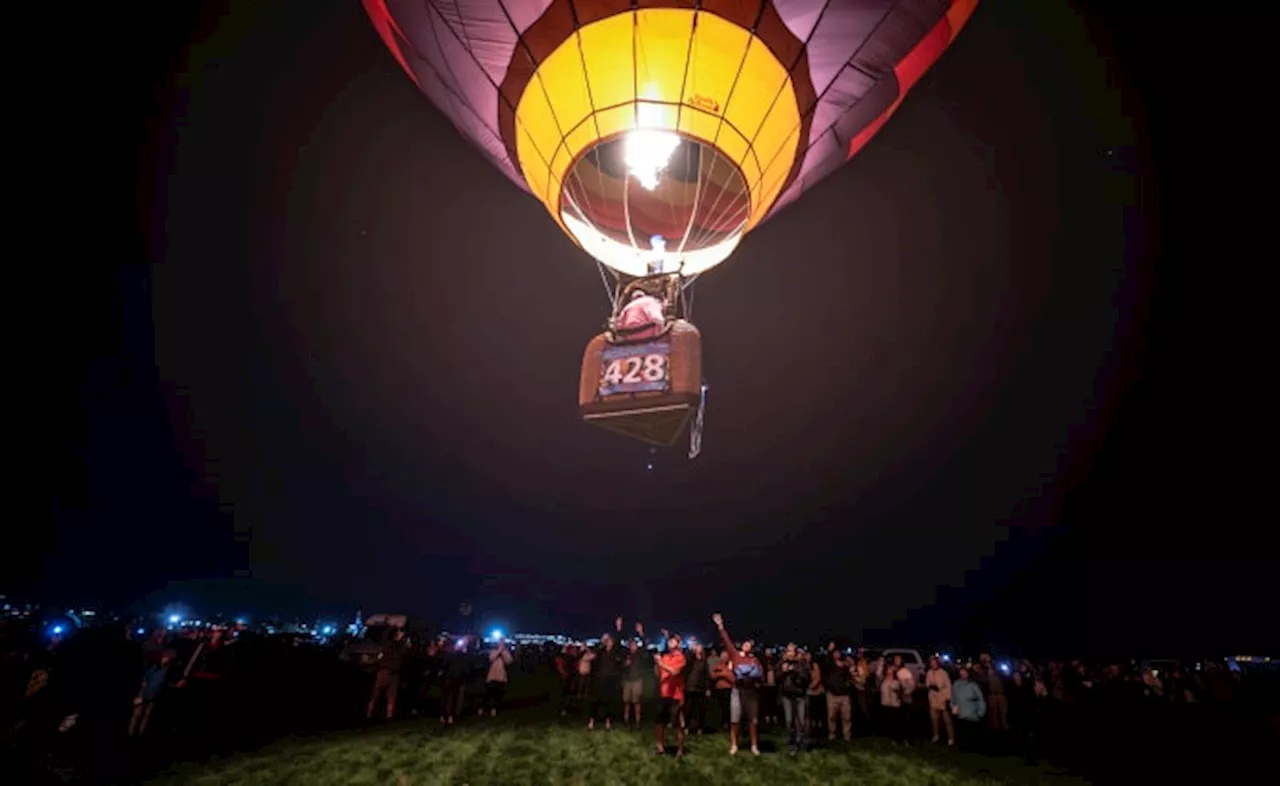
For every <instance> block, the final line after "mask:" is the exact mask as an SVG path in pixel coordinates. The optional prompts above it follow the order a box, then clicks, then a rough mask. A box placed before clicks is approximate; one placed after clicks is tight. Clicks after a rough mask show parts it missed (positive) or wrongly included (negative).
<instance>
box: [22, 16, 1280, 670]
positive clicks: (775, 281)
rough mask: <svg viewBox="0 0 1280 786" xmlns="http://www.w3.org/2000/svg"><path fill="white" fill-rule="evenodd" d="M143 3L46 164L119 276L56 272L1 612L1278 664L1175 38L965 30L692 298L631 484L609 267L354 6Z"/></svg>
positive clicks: (985, 19)
mask: <svg viewBox="0 0 1280 786" xmlns="http://www.w3.org/2000/svg"><path fill="white" fill-rule="evenodd" d="M160 5H166V4H160ZM178 5H180V4H178ZM1033 5H1034V6H1036V10H1034V11H1032V10H1029V8H1030V6H1033ZM125 13H133V14H134V17H133V18H128V19H121V18H119V17H118V16H117V17H116V18H115V19H114V21H115V24H116V25H117V27H116V28H113V29H133V30H134V31H135V32H134V33H132V34H122V36H121V40H120V41H119V42H118V44H119V46H118V49H113V51H114V52H115V53H116V54H115V55H114V56H112V57H109V58H106V59H104V60H103V61H101V62H100V63H99V65H97V66H86V67H90V68H91V69H93V68H96V69H100V70H99V72H98V75H97V77H96V78H95V79H93V80H90V84H89V85H88V86H87V87H85V88H84V91H83V97H82V98H80V99H79V101H80V106H84V107H86V108H87V109H92V110H93V112H94V114H95V116H96V117H97V121H96V122H97V123H98V127H99V129H100V130H99V131H98V133H96V134H93V135H91V137H92V138H90V139H87V140H86V139H84V138H82V137H78V136H77V135H75V134H72V133H70V132H67V131H60V132H58V134H59V136H58V138H59V139H65V140H66V141H65V145H66V146H67V147H68V148H69V149H68V150H67V152H66V156H67V157H68V158H69V159H70V161H71V162H72V163H70V164H67V166H68V167H77V166H78V167H82V168H83V169H84V171H86V172H88V173H90V177H87V178H85V180H86V181H87V183H88V185H86V187H85V188H86V192H85V193H86V197H85V198H86V200H88V199H91V198H92V197H93V196H97V197H98V199H97V201H98V203H99V204H100V205H101V207H100V209H99V210H98V211H97V215H96V216H95V219H96V220H100V221H101V222H102V227H103V232H102V234H101V236H100V237H101V240H102V242H101V243H97V244H96V245H95V247H94V252H93V253H94V255H95V258H99V259H103V260H105V262H104V263H103V264H98V265H91V266H90V267H87V268H85V269H86V273H85V274H84V275H81V276H68V277H67V279H68V280H63V279H60V280H59V281H58V286H59V287H60V289H59V290H58V291H59V296H58V298H57V308H58V315H59V319H58V320H57V322H58V324H60V325H61V327H60V328H58V329H54V330H52V331H51V333H50V335H52V336H54V341H55V347H54V351H53V352H51V353H49V357H50V358H51V359H50V360H47V361H46V362H48V363H49V364H50V365H51V371H52V373H51V376H50V378H51V379H53V380H55V382H56V384H55V385H54V387H55V388H56V390H55V391H54V393H55V395H54V396H53V397H52V398H51V399H50V401H48V402H45V405H46V406H50V407H51V409H52V410H53V415H54V417H53V419H52V420H51V421H50V422H51V423H52V424H53V425H52V426H51V427H50V429H51V431H50V437H49V438H48V439H47V440H46V441H44V444H45V446H46V447H47V448H49V446H52V447H51V448H49V449H50V450H51V452H52V453H53V460H52V461H51V462H49V466H50V467H51V468H52V471H51V472H50V473H49V474H50V475H51V476H52V480H53V507H52V514H51V515H50V516H48V517H46V519H47V520H46V521H45V522H43V523H42V524H41V525H40V526H39V527H37V528H35V529H34V530H33V532H34V533H35V535H36V537H35V539H34V545H33V547H32V549H28V550H25V551H24V552H23V555H22V556H21V557H18V558H14V559H12V561H11V560H10V559H9V558H6V561H5V573H6V575H10V576H14V577H15V579H14V581H13V582H12V583H13V585H14V586H15V588H18V589H32V590H33V591H36V592H39V593H41V594H44V595H46V596H63V597H77V598H86V597H98V598H103V599H106V600H110V601H114V602H129V601H135V600H137V599H139V598H144V597H146V598H150V599H152V600H153V601H158V600H162V599H164V600H176V601H185V602H187V603H191V604H197V605H199V606H201V607H203V608H206V609H212V608H213V607H217V606H224V607H228V608H225V609H224V610H225V611H228V612H240V611H242V610H244V609H250V610H264V609H268V608H280V609H298V610H306V611H311V610H334V611H337V610H341V611H344V612H345V611H346V610H347V609H350V608H354V607H355V606H357V605H359V606H362V607H363V608H364V609H365V610H366V611H372V610H386V611H396V610H406V611H409V612H411V613H414V614H418V615H420V616H422V617H423V618H424V619H428V620H436V621H443V622H445V623H451V622H453V619H452V614H451V612H452V611H453V610H454V609H456V607H457V604H458V602H459V601H460V600H462V599H464V598H466V599H472V600H474V602H475V605H476V608H477V613H478V615H479V616H480V618H481V619H482V620H485V621H489V620H493V621H501V622H502V623H503V624H505V625H509V626H514V627H518V628H520V629H525V630H530V629H549V628H567V629H571V630H577V631H581V632H589V631H592V630H598V629H600V628H601V626H603V625H605V624H607V621H608V620H609V619H611V618H612V617H613V616H614V614H615V613H622V614H624V615H626V616H627V617H633V616H636V615H642V616H643V617H644V618H645V619H647V620H652V621H655V622H664V623H669V624H672V625H676V626H682V625H690V626H693V628H698V627H703V628H705V627H706V625H705V624H704V623H705V620H706V615H707V614H709V613H710V612H711V611H714V610H720V611H722V612H724V613H725V615H726V616H727V617H728V618H729V619H730V620H731V621H734V620H738V621H740V622H739V623H738V626H737V627H739V628H742V629H745V630H751V631H754V632H756V633H759V634H762V635H773V636H792V635H795V636H804V637H806V638H808V637H811V636H816V635H818V634H820V633H824V632H828V631H841V632H845V633H848V634H851V635H853V636H859V635H862V634H864V632H865V634H866V635H868V636H872V637H881V638H895V639H905V640H913V641H921V642H924V641H936V640H942V639H954V638H957V637H960V638H963V639H965V640H969V641H986V640H993V641H997V642H1007V643H1009V644H1011V645H1012V644H1016V645H1020V646H1022V647H1025V648H1027V649H1042V650H1043V649H1059V650H1068V649H1069V650H1073V651H1074V650H1082V649H1101V648H1133V649H1138V650H1142V651H1143V652H1146V651H1148V650H1160V651H1170V650H1172V649H1191V650H1198V649H1213V648H1216V647H1219V646H1224V647H1225V646H1232V647H1247V646H1249V645H1257V646H1261V645H1263V644H1267V645H1270V644H1273V643H1274V639H1275V631H1274V630H1267V629H1266V626H1261V625H1258V624H1256V622H1255V621H1256V619H1257V618H1256V617H1255V616H1253V608H1254V603H1255V602H1256V601H1257V599H1258V598H1260V597H1261V595H1262V593H1263V591H1264V588H1265V587H1266V586H1267V581H1266V580H1265V578H1264V577H1263V568H1264V562H1263V559H1264V554H1263V551H1262V550H1261V549H1251V548H1249V547H1248V546H1247V543H1248V538H1247V537H1244V536H1245V535H1247V532H1248V531H1247V530H1236V531H1235V532H1236V533H1237V534H1232V531H1231V529H1230V526H1229V523H1230V522H1231V521H1235V520H1237V517H1238V516H1242V515H1243V513H1244V511H1246V510H1247V509H1248V507H1249V500H1250V499H1251V498H1252V497H1251V495H1250V494H1249V492H1248V489H1249V487H1250V486H1251V483H1250V481H1249V480H1247V479H1246V478H1245V476H1244V475H1243V474H1239V473H1237V472H1236V471H1235V470H1234V469H1232V467H1231V465H1232V464H1233V463H1238V462H1240V461H1242V460H1243V459H1242V458H1241V457H1240V456H1238V455H1236V454H1235V453H1230V452H1224V445H1225V443H1224V441H1223V440H1224V437H1223V433H1224V432H1226V431H1230V430H1231V429H1229V428H1227V427H1225V426H1224V422H1225V421H1226V420H1228V419H1231V418H1236V419H1238V418H1239V417H1240V415H1239V413H1238V410H1237V411H1236V412H1235V413H1234V414H1233V413H1231V412H1227V411H1225V410H1224V409H1223V407H1224V406H1226V405H1227V402H1226V397H1224V396H1222V395H1221V390H1220V389H1219V388H1218V387H1217V386H1216V385H1215V384H1214V383H1213V382H1212V381H1211V380H1213V378H1214V369H1216V368H1218V363H1219V361H1218V360H1216V359H1215V355H1214V353H1212V352H1211V351H1210V347H1209V346H1207V342H1206V340H1205V328H1204V326H1203V324H1202V323H1200V324H1197V320H1196V309H1194V308H1192V304H1193V303H1194V300H1193V297H1192V294H1193V292H1194V291H1195V289H1196V287H1197V286H1198V285H1197V283H1196V281H1195V280H1194V279H1193V278H1192V277H1191V276H1190V275H1189V271H1190V270H1191V268H1190V260H1191V259H1192V258H1193V257H1194V256H1195V253H1196V252H1195V251H1194V250H1193V249H1195V248H1196V246H1195V245H1194V241H1193V240H1192V239H1191V238H1190V237H1189V236H1188V237H1186V238H1182V239H1180V240H1174V239H1173V235H1174V233H1176V231H1177V229H1178V223H1179V217H1180V216H1182V215H1185V213H1179V212H1178V211H1179V210H1180V209H1185V206H1186V205H1187V204H1188V203H1187V202H1180V201H1179V196H1178V192H1177V191H1176V190H1175V188H1176V186H1177V184H1178V183H1184V184H1185V183H1186V182H1187V181H1189V180H1194V178H1195V177H1196V176H1197V173H1198V170H1197V169H1196V166H1197V165H1196V164H1195V163H1194V162H1193V161H1191V160H1190V159H1191V156H1189V155H1185V154H1183V155H1181V156H1179V155H1178V154H1176V153H1175V151H1178V150H1185V146H1186V145H1187V143H1188V141H1189V140H1190V139H1191V137H1192V135H1193V134H1194V133H1195V130H1194V128H1188V127H1187V126H1188V122H1187V121H1186V120H1185V118H1183V119H1182V121H1181V122H1174V118H1175V116H1179V105H1178V99H1179V97H1180V95H1181V94H1182V92H1183V91H1185V90H1188V89H1191V90H1194V87H1188V86H1186V85H1180V86H1178V87H1177V88H1175V86H1174V85H1173V83H1172V81H1171V80H1169V79H1168V78H1167V76H1166V74H1167V69H1168V66H1169V65H1170V64H1171V63H1174V62H1175V61H1176V58H1177V56H1178V52H1177V47H1176V44H1175V42H1176V40H1178V36H1181V35H1185V34H1189V33H1190V32H1191V31H1193V30H1194V29H1195V24H1196V19H1195V18H1194V17H1193V16H1191V15H1189V14H1188V15H1187V16H1185V17H1178V16H1170V15H1168V14H1166V16H1165V17H1163V18H1162V21H1161V24H1162V25H1163V26H1164V27H1163V29H1164V30H1165V31H1166V33H1167V35H1165V36H1152V35H1149V34H1148V33H1149V25H1150V20H1141V19H1138V18H1137V17H1136V16H1135V17H1131V18H1126V17H1122V16H1116V15H1114V14H1111V15H1100V14H1099V11H1098V9H1097V8H1088V9H1086V8H1085V7H1084V6H1082V5H1080V4H1076V5H1074V6H1071V7H1068V6H1067V5H1066V4H1059V3H1051V2H1046V3H1036V4H1027V3H1021V2H1008V1H1005V2H1002V1H1001V0H987V1H986V2H984V3H983V4H982V5H981V6H980V7H979V9H978V11H977V13H976V14H975V16H974V18H973V20H972V21H971V22H970V24H969V25H968V27H967V28H966V29H965V31H964V32H963V34H962V35H961V36H960V37H959V39H958V41H957V42H956V44H955V45H954V46H953V47H952V49H951V50H950V51H949V52H948V53H947V54H946V55H945V56H944V57H943V58H942V60H941V61H940V62H939V63H938V65H937V66H936V67H935V68H934V70H933V71H932V72H930V74H929V75H928V76H926V77H925V78H924V80H922V82H921V83H920V84H919V86H918V87H917V88H916V89H915V91H914V92H913V93H912V94H911V96H910V97H909V98H908V100H907V101H906V102H905V103H904V105H903V107H902V108H901V110H900V111H899V112H898V113H897V115H896V116H895V117H894V118H893V120H892V121H891V122H890V123H888V124H887V126H886V127H885V129H884V130H883V131H882V132H881V133H880V135H879V136H878V137H877V138H876V139H875V140H874V141H873V142H872V143H871V144H869V145H868V146H867V147H866V148H865V149H864V150H863V152H862V153H861V154H860V155H859V156H858V157H857V158H856V159H855V160H854V161H853V162H851V163H850V164H849V165H847V166H845V167H844V168H843V169H841V170H840V171H838V172H837V173H836V174H835V175H833V176H832V177H830V178H829V179H828V180H827V181H824V182H823V183H821V184H820V185H818V186H817V187H815V188H814V189H812V190H811V191H810V192H809V193H808V194H806V196H805V198H804V199H802V200H801V201H800V202H799V203H797V204H796V205H794V206H792V207H790V208H788V209H787V210H786V211H784V212H783V213H781V214H780V215H778V216H777V217H776V218H774V219H773V220H772V221H770V222H769V223H768V224H766V225H764V226H762V227H761V228H759V229H758V230H757V231H756V232H754V233H752V234H751V235H750V236H749V237H748V239H747V240H746V241H745V242H744V243H743V244H742V246H741V248H740V250H739V251H738V252H737V253H736V254H735V256H734V257H732V258H731V259H730V260H729V261H728V262H727V263H726V264H725V265H723V266H722V267H721V268H718V269H716V270H715V271H713V272H712V273H711V274H709V275H707V276H705V277H704V279H703V280H702V281H701V282H700V284H699V289H698V299H697V310H696V314H695V316H696V320H697V322H698V324H699V326H700V327H701V329H702V331H703V335H704V356H705V358H706V360H705V364H706V374H707V376H708V379H709V382H710V384H711V386H712V391H711V398H710V403H709V409H708V417H707V430H706V434H705V443H704V452H703V455H702V456H701V457H700V458H699V459H698V460H696V461H694V462H689V461H687V460H686V459H685V458H684V457H683V455H682V451H681V450H672V451H666V452H663V453H661V454H660V455H659V456H658V458H657V460H656V467H655V469H654V471H652V472H647V471H646V469H645V464H646V460H647V458H648V449H647V448H645V447H643V446H638V445H637V444H632V443H629V442H627V441H625V440H623V439H621V438H619V437H616V436H613V435H610V434H608V433H606V432H602V431H596V430H594V429H591V428H589V427H587V426H585V425H583V424H582V423H581V422H580V421H579V420H578V417H577V413H576V407H575V391H576V384H577V373H578V369H577V367H578V363H579V361H580V359H581V351H582V348H583V346H584V344H585V342H586V341H587V340H588V339H589V338H590V336H591V334H592V333H593V331H594V330H595V329H596V328H597V326H598V325H599V324H600V322H601V320H602V318H603V316H604V310H605V309H606V307H607V302H606V300H605V298H604V295H603V291H602V288H601V286H600V281H599V278H598V276H597V273H596V270H595V269H594V264H593V263H592V262H591V260H590V259H588V258H587V257H586V256H585V255H584V254H583V253H581V252H580V251H578V250H577V249H576V248H574V247H573V246H572V245H571V244H570V242H569V241H568V240H567V239H566V238H564V237H563V236H562V235H561V234H560V232H559V230H558V229H557V228H556V227H555V225H554V223H553V222H552V221H551V220H550V219H549V218H548V217H547V216H546V215H545V212H544V210H543V208H542V207H541V205H540V204H539V203H538V202H537V201H535V200H534V199H532V198H531V197H529V196H528V195H526V194H523V193H521V192H519V191H518V190H517V189H515V188H514V187H512V186H511V184H510V183H509V182H508V181H506V180H505V179H504V178H503V177H502V176H501V175H500V174H499V173H497V172H496V171H494V170H492V169H491V168H490V167H489V166H488V165H487V164H486V162H485V161H484V159H483V158H482V156H481V155H480V154H479V153H478V152H476V151H474V150H473V149H471V148H470V147H468V145H467V144H466V143H465V142H464V141H463V140H462V139H461V137H460V136H459V135H457V134H456V132H454V130H453V129H452V127H451V126H450V125H449V123H448V121H447V120H446V119H445V118H444V117H443V116H442V115H441V114H440V113H438V112H437V111H435V110H434V109H433V108H432V107H431V105H430V104H429V103H428V102H427V101H426V100H425V98H423V97H422V96H421V95H420V94H418V93H417V92H416V90H415V88H414V86H413V85H412V83H411V82H410V81H409V80H408V79H407V78H406V77H405V76H404V74H403V73H402V72H400V71H399V69H398V67H397V66H396V65H395V62H394V60H393V59H392V57H391V56H390V55H389V54H388V53H387V52H386V51H385V50H384V49H383V47H382V45H381V43H380V41H379V40H378V38H377V36H376V34H375V33H374V31H373V29H372V27H371V26H370V25H369V24H368V21H367V19H366V18H365V17H364V16H363V12H362V10H361V8H360V5H359V3H356V2H353V1H352V2H330V1H328V0H326V1H324V2H321V1H320V0H288V1H286V2H278V3H269V4H268V3H258V2H254V3H250V2H236V3H230V4H227V3H223V4H222V7H221V8H220V9H218V10H217V11H216V12H215V11H213V10H206V11H204V12H200V13H197V12H194V11H191V12H187V11H183V10H172V9H171V10H166V11H163V12H154V11H152V12H142V11H138V12H125ZM157 30H168V31H169V33H170V37H169V38H168V39H167V40H166V39H165V37H164V36H161V35H159V34H157V33H156V32H155V31H157ZM55 103H59V102H55ZM57 109H58V111H60V112H63V113H66V112H67V111H68V110H67V108H66V107H65V106H62V105H61V104H59V106H58V107H57ZM73 112H79V109H75V110H73ZM77 162H78V163H77ZM1182 193H1184V194H1185V193H1186V191H1184V192H1182ZM64 231H65V230H64ZM72 234H74V233H72ZM68 240H74V238H68ZM761 314H764V315H767V317H766V318H765V319H761V318H760V316H759V315H761ZM1210 396H1213V398H1212V402H1213V403H1212V404H1211V405H1210V404H1209V403H1208V402H1209V400H1210V399H1209V397H1210ZM1235 406H1236V407H1237V408H1238V407H1244V406H1246V404H1245V403H1244V402H1243V401H1237V402H1236V404H1235ZM1189 413H1198V414H1189ZM1233 422H1234V421H1233ZM1255 474H1260V473H1256V472H1255ZM1241 533H1243V535H1242V534H1241ZM1242 537H1244V542H1243V543H1242ZM1251 623H1254V624H1251Z"/></svg>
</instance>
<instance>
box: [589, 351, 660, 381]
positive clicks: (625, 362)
mask: <svg viewBox="0 0 1280 786" xmlns="http://www.w3.org/2000/svg"><path fill="white" fill-rule="evenodd" d="M603 378H604V381H605V383H607V384H609V385H630V384H635V383H637V382H661V381H663V380H665V379H666V378H667V356H666V355H645V356H643V357H640V356H638V355H637V356H634V357H629V358H617V359H615V360H611V361H609V365H608V366H605V369H604V374H603Z"/></svg>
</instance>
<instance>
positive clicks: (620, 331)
mask: <svg viewBox="0 0 1280 786" xmlns="http://www.w3.org/2000/svg"><path fill="white" fill-rule="evenodd" d="M663 306H664V304H663V302H662V301H661V300H660V299H658V298H656V297H654V296H653V295H651V294H649V293H648V292H645V291H644V290H643V289H635V290H632V292H631V300H630V301H629V302H628V303H627V304H626V305H625V306H623V307H622V311H621V313H619V314H618V321H617V325H616V326H615V330H616V335H617V337H618V339H620V340H622V341H642V340H644V339H650V338H656V337H658V336H659V335H661V333H662V328H663V326H664V325H665V324H666V315H665V314H664V313H663Z"/></svg>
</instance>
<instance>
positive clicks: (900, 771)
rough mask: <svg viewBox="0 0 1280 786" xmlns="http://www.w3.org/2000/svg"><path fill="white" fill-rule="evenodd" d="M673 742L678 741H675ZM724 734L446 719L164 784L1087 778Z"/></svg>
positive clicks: (181, 771)
mask: <svg viewBox="0 0 1280 786" xmlns="http://www.w3.org/2000/svg"><path fill="white" fill-rule="evenodd" d="M668 736H669V738H670V735H668ZM727 747H728V736H727V735H726V734H714V735H708V736H706V737H703V738H701V739H697V738H691V739H690V742H689V744H688V746H687V749H686V756H685V758H684V759H683V760H680V761H677V760H676V758H675V757H674V756H671V755H668V756H664V757H658V756H655V755H654V753H653V730H652V727H651V726H648V725H646V728H645V730H644V731H643V732H627V731H621V730H615V731H612V732H606V731H603V730H601V729H597V730H596V731H594V732H587V731H586V730H585V729H583V728H581V727H580V726H579V725H577V724H576V723H574V724H572V725H570V724H568V723H555V722H546V721H541V720H536V721H535V720H530V719H525V720H523V721H521V720H513V719H512V718H510V717H508V718H498V719H488V718H482V719H471V718H468V719H467V721H466V723H465V724H463V725H460V726H457V727H453V728H443V727H441V725H440V724H439V722H438V721H425V720H423V721H406V722H401V723H396V724H393V725H391V726H388V727H382V728H374V729H369V730H363V731H356V732H343V733H337V734H331V735H326V736H324V737H317V738H310V739H294V740H284V741H281V742H279V743H276V744H273V745H271V746H270V747H268V748H264V749H262V750H259V751H257V752H254V753H246V754H241V755H238V756H234V757H229V758H226V759H222V760H215V761H212V762H208V763H204V764H184V765H179V766H178V767H175V768H174V769H172V770H171V771H170V772H167V773H165V774H164V775H163V776H161V778H160V779H158V780H157V781H156V782H157V783H174V784H176V783H184V784H209V786H212V785H213V784H218V785H219V786H245V785H247V784H298V785H299V786H302V785H303V784H305V785H306V786H326V785H327V784H334V785H335V786H336V785H337V784H344V785H345V784H387V785H388V786H429V785H431V784H449V785H450V786H457V785H459V784H469V785H470V786H481V784H501V785H502V786H521V785H522V784H565V785H566V786H567V785H568V784H584V786H585V785H586V784H590V786H605V785H612V784H619V786H623V785H627V784H635V785H637V786H639V785H640V784H643V785H645V786H648V785H649V784H664V783H671V784H677V783H678V784H681V786H695V785H700V784H708V785H709V786H710V785H712V784H714V785H715V786H722V784H733V786H752V785H753V784H768V785H769V786H798V784H824V786H829V785H830V784H843V783H857V784H901V785H902V786H906V785H907V784H912V785H913V786H914V784H939V786H941V785H942V784H955V786H962V785H963V786H968V785H969V784H992V783H1019V784H1021V783H1080V782H1081V781H1076V780H1072V779H1070V778H1067V777H1066V776H1064V775H1062V774H1061V773H1057V772H1054V771H1052V770H1049V769H1047V768H1043V767H1033V766H1029V765H1025V764H1023V763H1022V762H1021V761H1020V760H1018V759H1012V758H998V757H983V756H977V755H969V754H964V753H954V752H950V751H947V750H945V749H934V748H928V747H927V748H923V749H922V748H912V749H895V748H893V747H892V746H891V745H889V744H888V743H887V742H884V741H882V740H874V739H872V740H856V741H854V743H853V744H852V745H840V744H837V745H835V746H833V747H830V748H827V747H823V748H819V749H816V750H813V751H810V752H808V753H806V754H802V755H800V756H798V757H796V758H794V759H793V758H790V757H788V756H787V755H786V753H785V748H786V746H785V740H784V739H783V738H782V737H781V735H779V734H777V733H773V732H770V733H766V734H764V735H762V740H761V747H762V748H763V749H765V751H764V753H763V755H761V756H759V757H755V756H752V755H751V754H750V753H749V752H746V754H745V755H744V753H742V752H740V753H739V754H738V755H737V756H736V757H732V758H731V757H730V756H729V755H728V750H727Z"/></svg>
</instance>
